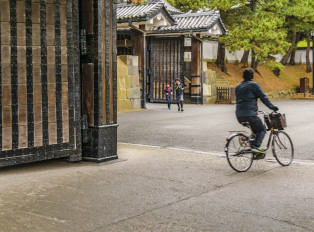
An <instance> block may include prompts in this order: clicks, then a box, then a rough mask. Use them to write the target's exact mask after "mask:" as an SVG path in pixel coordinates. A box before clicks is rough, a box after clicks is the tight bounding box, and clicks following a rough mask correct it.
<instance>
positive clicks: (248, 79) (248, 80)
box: [235, 68, 279, 155]
mask: <svg viewBox="0 0 314 232" xmlns="http://www.w3.org/2000/svg"><path fill="white" fill-rule="evenodd" d="M253 78H254V70H253V69H251V68H247V69H245V70H244V72H243V79H244V81H243V82H241V83H240V84H239V85H238V86H237V87H236V90H235V92H236V100H237V106H236V116H237V119H238V121H239V123H242V122H249V123H250V125H251V128H252V130H253V132H254V134H255V136H256V138H255V141H253V142H252V149H251V151H252V152H254V153H256V154H260V155H264V154H265V150H263V149H262V148H261V145H262V142H263V139H264V137H265V134H266V128H265V126H264V124H263V122H262V120H261V119H260V118H259V117H258V116H257V114H258V106H257V100H258V99H260V100H261V101H262V102H263V103H264V105H266V106H267V107H268V108H269V109H271V110H274V111H278V110H279V109H278V107H277V106H275V105H273V104H272V103H271V102H270V100H269V99H268V97H267V96H266V94H265V93H264V91H263V89H262V88H261V87H260V86H259V84H258V83H256V82H254V81H252V80H253Z"/></svg>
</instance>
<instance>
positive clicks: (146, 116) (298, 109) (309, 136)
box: [118, 100, 314, 161]
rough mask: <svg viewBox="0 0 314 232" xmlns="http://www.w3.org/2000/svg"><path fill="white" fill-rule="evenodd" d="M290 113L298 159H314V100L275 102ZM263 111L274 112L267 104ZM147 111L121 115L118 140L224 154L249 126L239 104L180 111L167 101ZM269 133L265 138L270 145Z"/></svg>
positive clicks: (150, 106) (287, 130)
mask: <svg viewBox="0 0 314 232" xmlns="http://www.w3.org/2000/svg"><path fill="white" fill-rule="evenodd" d="M274 104H276V105H277V106H278V107H279V109H280V112H281V113H285V114H286V118H287V124H288V128H286V132H287V133H288V134H289V135H290V137H291V138H292V141H293V143H294V147H295V159H300V160H310V161H313V160H314V136H313V133H314V101H309V100H290V101H275V102H274ZM259 107H260V109H261V110H264V111H266V112H270V110H269V109H267V108H266V107H265V106H264V105H262V104H260V105H259ZM147 108H148V109H146V110H140V111H133V112H127V113H120V114H118V122H119V128H118V141H119V142H123V143H131V144H145V145H155V146H162V147H174V148H181V149H187V150H194V151H205V152H212V153H218V154H223V153H224V146H225V143H226V138H227V137H229V136H230V134H232V133H234V131H243V130H246V128H244V127H242V126H241V125H239V124H238V122H237V120H236V117H235V105H185V106H184V108H185V111H184V112H178V111H177V107H176V105H173V107H172V109H171V110H168V109H167V106H166V104H147ZM267 139H268V136H267V135H266V137H265V140H264V141H265V142H264V146H266V144H265V143H266V142H267Z"/></svg>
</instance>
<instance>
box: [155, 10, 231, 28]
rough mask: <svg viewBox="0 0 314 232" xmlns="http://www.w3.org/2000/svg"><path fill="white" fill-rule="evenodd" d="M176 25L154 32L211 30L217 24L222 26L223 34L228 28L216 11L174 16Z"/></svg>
mask: <svg viewBox="0 0 314 232" xmlns="http://www.w3.org/2000/svg"><path fill="white" fill-rule="evenodd" d="M172 17H173V18H174V19H175V21H176V23H175V25H173V26H164V27H159V28H156V27H155V28H152V31H163V32H167V31H184V30H193V31H195V30H209V29H211V28H212V27H213V26H214V25H216V24H217V23H218V24H219V25H220V26H221V29H222V30H223V32H226V31H227V30H226V28H225V27H224V26H223V24H222V22H221V19H220V15H219V14H217V13H216V12H215V11H209V12H203V13H187V14H177V15H172Z"/></svg>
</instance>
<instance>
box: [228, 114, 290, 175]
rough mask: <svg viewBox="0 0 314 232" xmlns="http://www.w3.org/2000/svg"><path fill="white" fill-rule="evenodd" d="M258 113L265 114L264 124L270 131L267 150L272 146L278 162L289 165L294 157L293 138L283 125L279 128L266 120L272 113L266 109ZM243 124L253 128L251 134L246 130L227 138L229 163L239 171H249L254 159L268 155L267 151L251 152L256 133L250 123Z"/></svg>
mask: <svg viewBox="0 0 314 232" xmlns="http://www.w3.org/2000/svg"><path fill="white" fill-rule="evenodd" d="M258 113H259V114H263V115H264V124H266V126H267V130H268V131H270V135H269V138H268V143H267V148H266V149H265V151H268V149H269V148H270V147H271V148H272V153H273V156H274V157H275V159H276V160H277V162H278V163H279V164H280V165H282V166H289V165H290V164H291V163H292V160H293V157H294V147H293V143H292V140H291V138H290V137H289V135H288V134H287V133H286V132H284V131H283V127H281V128H279V129H278V128H277V127H276V125H274V123H272V122H271V121H266V119H267V117H268V119H269V116H270V115H271V114H267V113H265V112H264V111H258ZM273 113H276V112H273ZM242 125H243V126H244V127H248V128H249V129H250V130H251V134H250V135H247V134H246V133H245V132H238V133H236V134H233V135H231V136H230V137H229V138H228V139H227V143H226V146H225V152H226V156H227V160H228V163H229V165H230V167H231V168H232V169H233V170H235V171H237V172H246V171H248V170H249V169H250V167H251V166H252V164H253V160H258V159H264V158H265V155H266V153H265V154H264V155H257V154H255V153H253V152H251V142H252V141H254V140H255V135H254V133H253V130H252V128H251V126H250V123H248V122H244V123H242Z"/></svg>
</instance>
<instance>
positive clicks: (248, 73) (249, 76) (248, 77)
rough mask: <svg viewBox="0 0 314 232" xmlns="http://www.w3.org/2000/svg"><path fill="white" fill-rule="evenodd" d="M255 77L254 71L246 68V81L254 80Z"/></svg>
mask: <svg viewBox="0 0 314 232" xmlns="http://www.w3.org/2000/svg"><path fill="white" fill-rule="evenodd" d="M253 77H254V70H253V69H252V68H246V69H245V70H244V71H243V78H244V79H245V80H252V79H253Z"/></svg>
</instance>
